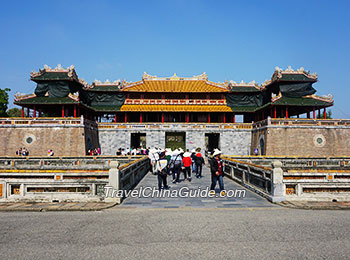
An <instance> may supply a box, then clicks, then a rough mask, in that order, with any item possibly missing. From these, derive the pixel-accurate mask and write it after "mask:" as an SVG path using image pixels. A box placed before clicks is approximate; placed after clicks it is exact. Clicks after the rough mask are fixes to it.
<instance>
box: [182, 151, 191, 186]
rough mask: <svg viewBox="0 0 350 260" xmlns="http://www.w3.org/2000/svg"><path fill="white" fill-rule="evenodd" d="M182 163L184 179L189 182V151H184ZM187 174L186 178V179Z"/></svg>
mask: <svg viewBox="0 0 350 260" xmlns="http://www.w3.org/2000/svg"><path fill="white" fill-rule="evenodd" d="M182 164H183V167H182V169H183V172H184V177H185V179H184V181H186V180H188V181H189V182H191V165H192V159H191V154H190V153H189V152H185V153H184V155H183V159H182ZM187 176H188V179H187Z"/></svg>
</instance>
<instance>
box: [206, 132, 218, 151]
mask: <svg viewBox="0 0 350 260" xmlns="http://www.w3.org/2000/svg"><path fill="white" fill-rule="evenodd" d="M215 148H217V149H220V134H219V133H207V134H205V150H206V151H207V152H210V153H212V152H213V151H214V149H215Z"/></svg>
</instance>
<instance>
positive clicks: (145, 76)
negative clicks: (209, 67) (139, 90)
mask: <svg viewBox="0 0 350 260" xmlns="http://www.w3.org/2000/svg"><path fill="white" fill-rule="evenodd" d="M142 80H208V76H207V74H206V73H205V72H203V73H202V74H200V75H197V76H192V77H179V76H178V75H177V74H176V73H174V74H173V75H172V76H170V77H157V76H152V75H149V74H147V73H146V72H144V73H143V75H142Z"/></svg>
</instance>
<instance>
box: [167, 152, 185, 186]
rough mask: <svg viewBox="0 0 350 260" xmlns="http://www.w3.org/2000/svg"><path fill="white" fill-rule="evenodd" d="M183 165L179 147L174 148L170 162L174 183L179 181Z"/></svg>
mask: <svg viewBox="0 0 350 260" xmlns="http://www.w3.org/2000/svg"><path fill="white" fill-rule="evenodd" d="M181 166H182V156H181V153H180V151H179V150H178V149H176V150H174V151H173V153H172V156H171V158H170V162H169V168H170V170H171V172H172V174H173V183H176V182H179V181H180V180H179V179H180V173H181Z"/></svg>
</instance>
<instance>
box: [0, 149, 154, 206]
mask: <svg viewBox="0 0 350 260" xmlns="http://www.w3.org/2000/svg"><path fill="white" fill-rule="evenodd" d="M135 159H136V160H135ZM115 166H116V167H115ZM148 169H149V163H148V158H147V157H141V156H108V157H107V156H101V157H99V156H95V157H67V158H55V157H50V158H32V157H23V158H21V157H13V158H11V157H0V202H1V201H35V202H39V201H104V200H105V199H108V198H106V197H105V189H104V187H105V186H106V185H108V184H113V187H114V188H116V189H126V190H129V189H131V188H133V187H134V186H135V185H136V184H137V183H138V182H139V181H140V180H141V179H142V177H143V176H144V175H145V174H146V173H147V171H148ZM116 179H117V180H118V182H117V184H115V181H114V180H116ZM114 202H120V201H119V200H118V199H117V200H114Z"/></svg>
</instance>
